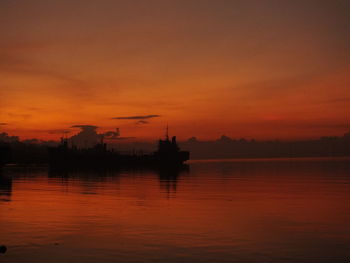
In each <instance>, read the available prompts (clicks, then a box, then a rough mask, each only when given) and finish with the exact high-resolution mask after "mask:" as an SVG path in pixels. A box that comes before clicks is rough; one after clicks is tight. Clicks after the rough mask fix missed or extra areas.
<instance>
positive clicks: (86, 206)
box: [0, 160, 350, 263]
mask: <svg viewBox="0 0 350 263" xmlns="http://www.w3.org/2000/svg"><path fill="white" fill-rule="evenodd" d="M0 244H5V245H6V246H7V247H8V251H7V253H6V254H0V262H5V263H6V262H191V263H192V262H242V263H244V262H259V263H261V262H293V263H295V262H305V263H306V262H307V263H313V262H332V263H336V262H337V263H339V262H344V263H345V262H350V161H326V160H321V161H320V160H308V161H258V162H247V161H244V162H237V161H236V162H227V161H226V162H196V163H192V164H190V167H189V171H186V170H185V171H180V172H179V173H176V172H166V171H132V172H131V171H124V172H98V173H97V172H80V173H50V172H48V171H47V170H46V169H39V170H29V169H27V170H25V169H18V168H6V169H5V170H4V171H3V173H2V176H1V179H0Z"/></svg>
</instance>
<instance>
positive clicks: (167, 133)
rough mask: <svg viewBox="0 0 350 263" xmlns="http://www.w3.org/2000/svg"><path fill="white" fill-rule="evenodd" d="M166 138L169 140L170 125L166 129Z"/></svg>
mask: <svg viewBox="0 0 350 263" xmlns="http://www.w3.org/2000/svg"><path fill="white" fill-rule="evenodd" d="M165 138H166V140H167V141H169V125H168V124H167V125H166V130H165Z"/></svg>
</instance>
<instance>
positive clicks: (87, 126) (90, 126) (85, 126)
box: [71, 124, 98, 130]
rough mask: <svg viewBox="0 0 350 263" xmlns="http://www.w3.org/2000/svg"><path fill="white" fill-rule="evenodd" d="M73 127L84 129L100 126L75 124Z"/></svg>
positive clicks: (93, 128) (94, 128)
mask: <svg viewBox="0 0 350 263" xmlns="http://www.w3.org/2000/svg"><path fill="white" fill-rule="evenodd" d="M71 128H80V129H82V130H96V129H97V128H98V126H95V125H80V124H79V125H73V126H71Z"/></svg>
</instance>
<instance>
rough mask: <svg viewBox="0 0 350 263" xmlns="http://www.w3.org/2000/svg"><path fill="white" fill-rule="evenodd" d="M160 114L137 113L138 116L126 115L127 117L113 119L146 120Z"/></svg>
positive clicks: (114, 118)
mask: <svg viewBox="0 0 350 263" xmlns="http://www.w3.org/2000/svg"><path fill="white" fill-rule="evenodd" d="M158 117H160V115H158V114H151V115H136V116H125V117H113V118H112V119H113V120H146V119H152V118H158Z"/></svg>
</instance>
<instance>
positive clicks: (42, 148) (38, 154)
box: [0, 133, 350, 165]
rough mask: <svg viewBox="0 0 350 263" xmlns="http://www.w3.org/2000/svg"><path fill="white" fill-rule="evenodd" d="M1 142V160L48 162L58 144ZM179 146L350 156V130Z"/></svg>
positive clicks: (139, 147) (251, 153) (145, 148)
mask: <svg viewBox="0 0 350 263" xmlns="http://www.w3.org/2000/svg"><path fill="white" fill-rule="evenodd" d="M1 138H2V141H1V142H0V158H1V160H0V164H2V165H3V164H4V163H14V164H23V165H26V164H48V163H49V159H50V158H49V150H48V149H49V148H50V147H53V146H57V145H58V143H57V142H52V141H50V142H42V141H38V140H31V141H20V140H18V139H13V137H8V138H12V139H11V140H6V138H7V137H6V134H2V136H1ZM179 146H180V147H181V148H182V149H183V150H185V151H189V152H190V153H191V159H222V158H294V157H346V156H350V133H346V134H344V135H343V136H339V137H337V136H332V137H322V138H319V139H314V140H299V141H278V140H274V141H257V140H246V139H232V138H229V137H227V136H222V137H221V138H219V139H217V140H213V141H200V140H197V139H196V138H195V137H193V138H190V139H189V140H187V141H182V142H179ZM156 147H157V143H156V142H155V143H146V142H138V143H133V144H132V145H126V144H122V143H121V144H120V145H119V144H117V145H113V144H108V148H113V151H116V152H125V151H126V150H128V151H129V153H132V152H133V154H135V153H136V155H146V154H145V153H146V152H155V151H156Z"/></svg>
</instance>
